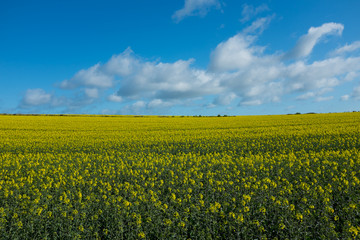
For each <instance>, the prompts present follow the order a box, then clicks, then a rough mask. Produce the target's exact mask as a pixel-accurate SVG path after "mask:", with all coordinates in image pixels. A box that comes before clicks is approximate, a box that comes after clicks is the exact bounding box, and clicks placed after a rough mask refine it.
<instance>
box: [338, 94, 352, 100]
mask: <svg viewBox="0 0 360 240" xmlns="http://www.w3.org/2000/svg"><path fill="white" fill-rule="evenodd" d="M349 98H350V96H349V95H348V94H346V95H343V96H341V97H340V100H341V101H347V100H349Z"/></svg>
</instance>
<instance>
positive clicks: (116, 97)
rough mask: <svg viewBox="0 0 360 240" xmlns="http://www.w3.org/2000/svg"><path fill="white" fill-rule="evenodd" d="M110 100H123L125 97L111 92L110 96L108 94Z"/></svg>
mask: <svg viewBox="0 0 360 240" xmlns="http://www.w3.org/2000/svg"><path fill="white" fill-rule="evenodd" d="M108 100H109V101H110V102H122V101H123V98H122V97H121V96H118V95H116V94H111V95H110V96H108Z"/></svg>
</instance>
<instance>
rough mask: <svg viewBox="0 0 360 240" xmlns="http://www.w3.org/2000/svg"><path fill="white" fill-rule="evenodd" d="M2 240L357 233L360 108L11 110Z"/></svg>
mask: <svg viewBox="0 0 360 240" xmlns="http://www.w3.org/2000/svg"><path fill="white" fill-rule="evenodd" d="M0 236H1V239H357V238H359V237H360V113H341V114H307V115H286V116H249V117H240V116H239V117H155V116H153V117H136V116H110V117H104V116H6V115H4V116H0Z"/></svg>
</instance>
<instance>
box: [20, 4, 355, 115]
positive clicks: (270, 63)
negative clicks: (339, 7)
mask: <svg viewBox="0 0 360 240" xmlns="http://www.w3.org/2000/svg"><path fill="white" fill-rule="evenodd" d="M254 11H255V12H256V9H255V10H254ZM259 11H260V10H259ZM250 15H251V14H250ZM250 15H249V16H250ZM272 18H273V16H268V17H266V18H259V19H257V20H255V21H253V23H251V24H250V25H249V27H247V28H245V29H244V30H243V31H242V32H240V33H238V34H235V35H234V36H232V37H230V38H228V39H225V40H224V41H223V42H220V43H219V44H218V45H217V46H216V47H215V48H214V50H213V51H212V52H211V53H210V61H209V65H208V68H198V67H195V66H194V65H195V64H194V62H195V60H194V59H188V60H177V61H174V62H163V61H160V60H158V61H148V60H146V59H143V58H141V57H140V56H138V55H136V54H135V53H134V52H133V51H132V50H131V49H130V48H127V49H126V50H125V51H124V52H122V53H120V54H116V55H113V56H112V57H111V58H110V59H109V60H108V61H107V62H105V63H103V64H102V63H97V64H95V65H93V66H91V67H89V68H87V69H83V70H80V71H78V72H77V73H76V74H75V75H74V76H73V77H72V78H70V79H69V80H65V81H63V82H61V83H60V84H59V87H60V88H62V89H65V90H68V91H70V92H72V93H74V96H73V97H55V96H53V95H52V94H49V93H46V92H45V91H44V90H42V89H29V90H28V91H27V92H26V94H25V95H24V97H23V100H22V104H23V105H24V106H40V105H46V104H49V105H50V106H63V107H66V108H67V109H70V110H71V109H79V108H82V107H84V106H89V105H91V104H93V103H95V102H99V101H103V102H105V101H108V102H113V103H117V104H118V109H117V111H119V109H121V110H120V113H126V114H129V113H134V114H138V113H143V112H144V111H145V112H154V111H155V112H156V109H163V110H166V109H168V108H171V107H173V106H179V105H185V104H196V101H197V100H203V101H208V102H207V103H204V102H202V103H201V104H202V105H201V106H202V107H204V106H205V107H206V106H207V107H215V106H229V105H230V104H233V103H235V104H237V105H238V106H255V105H261V104H264V103H269V102H279V101H281V98H282V97H283V96H287V95H291V96H295V97H294V98H295V100H309V99H312V101H315V102H319V101H330V100H332V99H333V98H334V97H333V96H324V95H325V93H328V92H331V91H333V89H334V88H335V87H337V86H339V85H341V84H343V83H344V82H346V81H351V80H353V79H355V78H356V77H357V76H359V73H360V57H356V56H353V55H352V56H346V55H345V54H337V55H330V57H327V58H324V59H321V60H317V61H312V62H311V61H310V60H311V59H304V57H306V56H308V55H309V54H310V53H311V51H312V48H313V47H314V46H315V44H316V43H317V42H319V40H320V39H321V38H322V37H324V36H330V35H340V34H341V32H342V29H343V25H342V24H338V23H325V24H323V25H321V26H319V27H311V28H310V29H309V31H308V33H307V34H306V35H304V36H302V37H301V38H300V39H299V41H298V43H297V44H296V46H295V48H294V49H293V50H291V51H290V52H289V53H285V54H279V53H273V54H269V53H267V51H265V50H266V47H265V46H261V45H258V44H257V39H258V38H259V34H261V32H262V31H263V30H264V29H265V28H266V27H267V25H268V24H269V22H270V21H271V19H272ZM339 49H342V48H339ZM348 49H349V48H348ZM351 49H355V48H354V47H352V48H351ZM344 51H345V50H341V51H339V53H340V52H344ZM346 51H347V50H346ZM346 51H345V52H346ZM284 55H285V56H286V55H287V56H290V55H291V56H293V57H294V59H293V61H287V59H286V58H284ZM328 56H329V55H328ZM110 90H111V91H112V92H113V94H111V95H108V96H104V95H105V94H106V93H108V92H109V91H110ZM345 96H348V97H345ZM345 96H343V97H341V99H342V100H347V99H348V98H349V97H351V98H354V99H360V87H357V88H355V89H354V90H353V92H352V93H351V94H349V95H345ZM109 111H110V110H109Z"/></svg>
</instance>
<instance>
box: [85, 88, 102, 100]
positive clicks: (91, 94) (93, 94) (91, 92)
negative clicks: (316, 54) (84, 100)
mask: <svg viewBox="0 0 360 240" xmlns="http://www.w3.org/2000/svg"><path fill="white" fill-rule="evenodd" d="M85 95H86V96H87V97H88V98H98V97H99V90H98V89H97V88H85Z"/></svg>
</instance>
